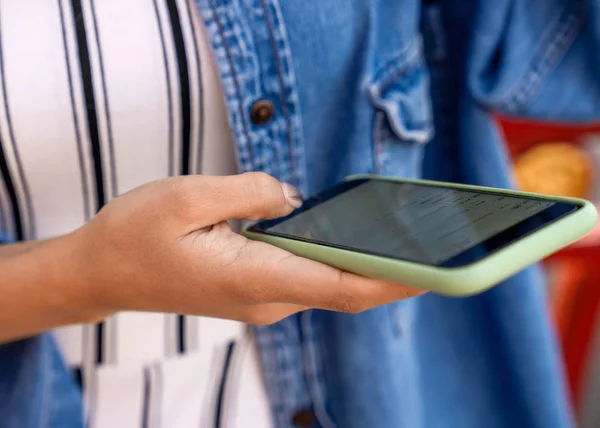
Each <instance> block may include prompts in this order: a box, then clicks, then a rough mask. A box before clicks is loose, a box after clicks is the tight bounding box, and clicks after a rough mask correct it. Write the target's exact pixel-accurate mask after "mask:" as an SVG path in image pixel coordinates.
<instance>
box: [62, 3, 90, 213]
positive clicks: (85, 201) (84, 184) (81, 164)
mask: <svg viewBox="0 0 600 428" xmlns="http://www.w3.org/2000/svg"><path fill="white" fill-rule="evenodd" d="M58 8H59V9H60V25H61V28H62V38H63V48H64V50H65V62H66V65H67V77H68V80H69V95H70V97H71V111H72V112H73V124H74V126H75V138H76V139H77V155H78V159H79V172H80V174H81V192H82V194H83V210H84V216H85V219H86V220H89V219H90V218H91V216H92V211H91V207H90V195H89V189H88V186H87V174H88V173H87V169H86V166H85V162H84V161H83V142H82V141H81V130H80V129H79V118H78V115H77V108H76V107H75V94H74V92H73V76H72V75H71V59H70V57H69V48H68V45H67V32H66V29H65V18H64V16H63V15H64V11H63V6H62V0H58Z"/></svg>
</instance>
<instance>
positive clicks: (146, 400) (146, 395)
mask: <svg viewBox="0 0 600 428" xmlns="http://www.w3.org/2000/svg"><path fill="white" fill-rule="evenodd" d="M151 380H152V378H151V375H150V368H149V367H145V368H144V392H143V397H142V428H148V421H149V419H150V394H151V389H152V382H151Z"/></svg>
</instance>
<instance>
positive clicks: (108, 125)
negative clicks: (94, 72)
mask: <svg viewBox="0 0 600 428" xmlns="http://www.w3.org/2000/svg"><path fill="white" fill-rule="evenodd" d="M95 4H96V2H95V1H94V0H90V5H91V6H92V7H91V9H92V20H93V22H94V33H96V49H98V61H99V63H100V64H99V65H100V80H101V82H102V93H103V95H104V114H105V115H106V128H107V132H108V154H109V162H110V178H111V191H112V196H113V197H114V196H117V188H118V186H117V169H116V165H115V147H114V142H113V132H112V121H111V118H110V108H109V104H108V91H107V89H106V77H105V73H104V60H103V59H102V46H101V45H100V33H99V31H98V21H97V19H96V6H95Z"/></svg>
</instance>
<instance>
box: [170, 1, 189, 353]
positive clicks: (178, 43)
mask: <svg viewBox="0 0 600 428" xmlns="http://www.w3.org/2000/svg"><path fill="white" fill-rule="evenodd" d="M167 9H168V10H169V19H170V21H171V32H172V34H173V43H174V45H175V53H176V55H177V69H178V70H179V95H180V98H181V122H182V123H181V125H182V126H181V128H182V129H181V132H182V135H181V164H180V168H179V173H180V174H181V175H188V174H189V173H190V143H191V138H190V133H191V100H190V77H189V71H188V64H187V55H186V52H185V41H184V40H183V30H182V28H181V19H180V17H179V10H178V9H177V2H176V0H167ZM177 350H178V352H179V353H183V352H185V317H184V316H183V315H178V316H177Z"/></svg>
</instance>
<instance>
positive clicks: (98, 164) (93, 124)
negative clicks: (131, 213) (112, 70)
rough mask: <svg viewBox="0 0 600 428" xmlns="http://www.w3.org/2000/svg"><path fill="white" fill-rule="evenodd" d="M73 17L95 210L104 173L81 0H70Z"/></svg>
mask: <svg viewBox="0 0 600 428" xmlns="http://www.w3.org/2000/svg"><path fill="white" fill-rule="evenodd" d="M72 4H73V19H74V22H75V31H76V32H77V47H78V50H79V66H80V67H81V78H82V81H83V93H84V97H85V105H86V111H87V121H88V128H89V133H90V141H91V145H92V156H93V164H94V175H95V178H96V210H100V208H102V206H103V205H104V203H105V201H106V199H105V194H104V175H103V174H104V173H103V171H102V151H101V149H100V134H99V132H98V118H97V117H96V99H95V96H94V79H93V77H92V66H91V64H90V55H89V52H88V42H87V35H86V32H85V23H84V20H83V11H82V10H81V0H72Z"/></svg>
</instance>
